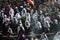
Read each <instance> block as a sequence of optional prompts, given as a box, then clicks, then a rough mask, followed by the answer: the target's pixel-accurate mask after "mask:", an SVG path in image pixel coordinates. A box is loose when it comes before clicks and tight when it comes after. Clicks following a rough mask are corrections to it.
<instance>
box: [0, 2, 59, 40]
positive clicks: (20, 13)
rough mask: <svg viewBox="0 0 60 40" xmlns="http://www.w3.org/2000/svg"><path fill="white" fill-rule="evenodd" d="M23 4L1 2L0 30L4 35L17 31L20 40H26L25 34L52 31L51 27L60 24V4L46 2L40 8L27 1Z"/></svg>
mask: <svg viewBox="0 0 60 40" xmlns="http://www.w3.org/2000/svg"><path fill="white" fill-rule="evenodd" d="M22 4H23V5H21V4H20V3H19V2H3V3H2V2H1V3H0V31H2V34H3V35H10V34H12V33H16V34H18V37H19V38H18V39H19V40H25V35H29V34H31V33H30V32H33V33H34V34H41V33H43V32H44V33H47V32H50V31H51V27H53V26H56V27H57V25H58V24H60V21H59V20H60V19H59V18H60V16H59V10H60V8H59V4H57V3H55V2H52V3H46V2H45V3H44V4H40V5H39V6H38V8H37V6H35V5H30V4H29V3H26V2H23V3H22ZM22 35H23V36H22ZM23 37H24V38H23Z"/></svg>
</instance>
